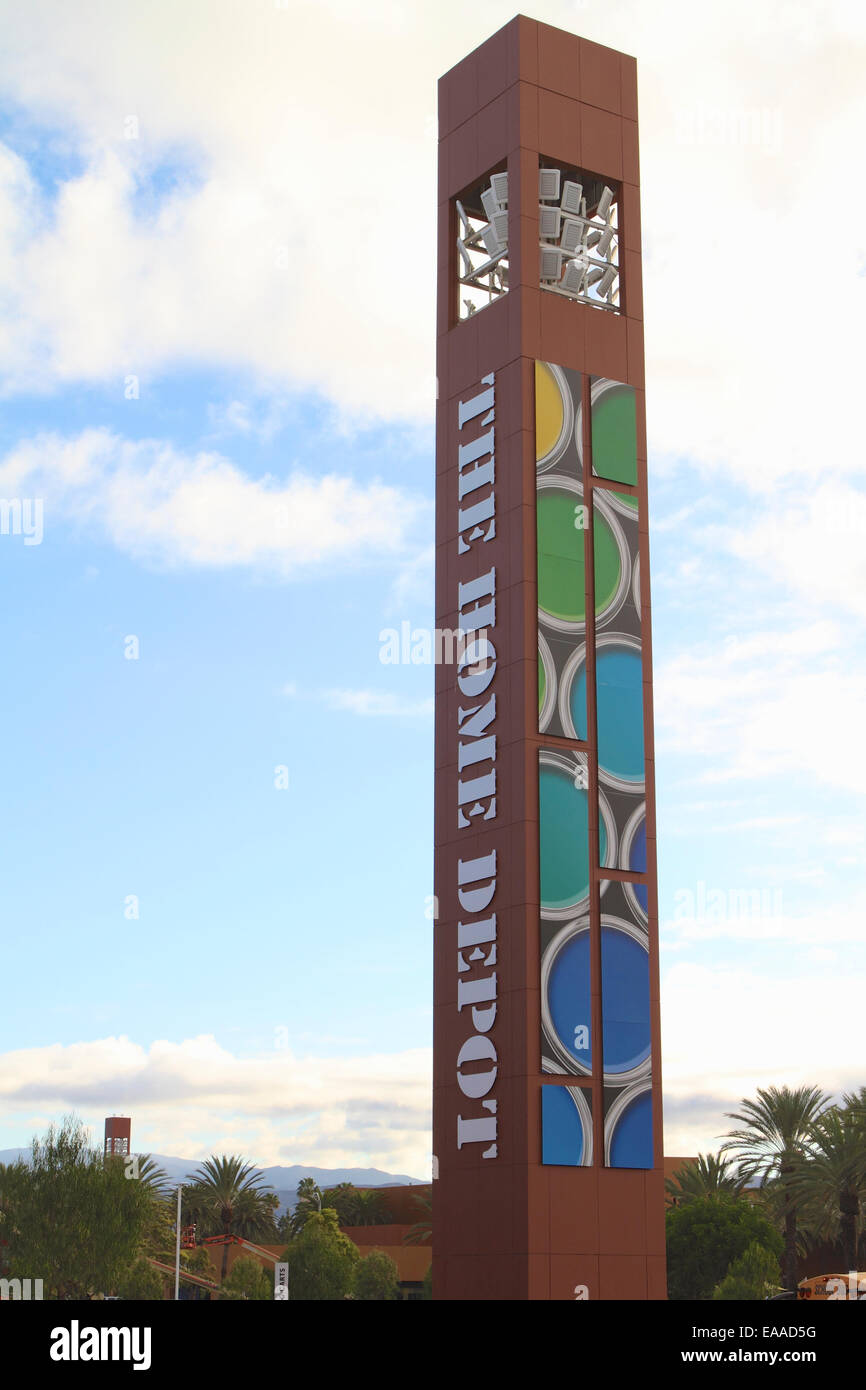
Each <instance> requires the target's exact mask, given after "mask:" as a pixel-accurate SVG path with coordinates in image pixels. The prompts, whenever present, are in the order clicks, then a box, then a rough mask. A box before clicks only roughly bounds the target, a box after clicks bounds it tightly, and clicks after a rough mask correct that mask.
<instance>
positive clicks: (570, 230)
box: [561, 217, 586, 256]
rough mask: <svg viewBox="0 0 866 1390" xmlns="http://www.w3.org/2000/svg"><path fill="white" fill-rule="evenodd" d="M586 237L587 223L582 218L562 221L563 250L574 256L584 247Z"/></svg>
mask: <svg viewBox="0 0 866 1390" xmlns="http://www.w3.org/2000/svg"><path fill="white" fill-rule="evenodd" d="M585 236H586V223H585V222H584V220H583V218H582V217H564V218H563V219H562V241H561V245H562V249H563V251H567V252H568V253H569V255H572V256H573V255H574V254H575V253H576V252H577V251H579V250H580V248H581V246H582V245H583V239H584V237H585Z"/></svg>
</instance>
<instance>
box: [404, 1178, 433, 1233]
mask: <svg viewBox="0 0 866 1390" xmlns="http://www.w3.org/2000/svg"><path fill="white" fill-rule="evenodd" d="M415 1205H416V1207H417V1208H418V1210H419V1212H420V1213H421V1215H420V1217H419V1219H418V1220H417V1221H416V1222H415V1225H414V1226H410V1227H409V1229H408V1231H407V1232H406V1234H405V1236H404V1237H403V1244H404V1245H424V1244H425V1243H426V1242H427V1241H428V1240H432V1239H433V1192H432V1189H431V1190H430V1191H428V1192H419V1193H418V1196H417V1197H416V1198H415Z"/></svg>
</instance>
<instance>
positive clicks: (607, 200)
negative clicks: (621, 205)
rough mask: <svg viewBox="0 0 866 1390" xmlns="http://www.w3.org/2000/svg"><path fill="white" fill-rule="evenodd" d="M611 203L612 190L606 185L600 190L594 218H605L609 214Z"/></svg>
mask: <svg viewBox="0 0 866 1390" xmlns="http://www.w3.org/2000/svg"><path fill="white" fill-rule="evenodd" d="M612 202H613V189H612V188H608V186H607V184H605V186H604V188H603V189H602V194H601V197H600V198H599V200H598V207H597V209H596V216H598V217H607V214H608V213H609V212H610V205H611V203H612Z"/></svg>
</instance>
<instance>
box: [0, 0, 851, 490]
mask: <svg viewBox="0 0 866 1390" xmlns="http://www.w3.org/2000/svg"><path fill="white" fill-rule="evenodd" d="M512 15H513V9H512V7H511V5H510V4H508V3H506V0H485V2H484V3H480V4H478V5H476V6H475V7H473V9H472V10H471V11H467V9H466V7H465V6H463V5H459V4H458V3H457V2H456V0H443V3H441V4H439V5H436V6H435V7H434V6H431V5H427V6H425V5H421V6H405V5H404V6H396V5H393V4H392V3H390V0H371V3H370V4H368V5H365V6H363V7H359V6H357V5H349V4H347V3H344V2H343V0H330V2H329V3H322V4H317V5H302V4H300V3H297V0H293V2H292V3H289V4H287V5H286V6H285V7H283V6H281V5H277V4H274V3H272V2H271V0H261V3H255V4H248V5H244V6H238V5H236V4H235V3H232V0H187V3H186V4H185V5H184V7H183V16H182V18H179V16H178V9H177V6H176V4H174V3H172V0H150V3H149V4H147V5H136V6H126V7H123V8H122V10H118V8H117V7H113V6H110V5H108V4H107V3H105V0H79V3H77V4H76V5H75V6H74V7H72V6H66V7H58V6H57V5H56V3H55V0H31V3H30V4H28V5H27V6H25V7H19V9H18V11H17V12H16V15H15V23H14V24H12V25H9V26H7V33H6V34H5V36H4V40H5V42H4V49H3V53H2V55H0V78H2V80H3V82H4V85H5V87H6V89H7V91H8V93H9V95H10V98H11V99H12V101H14V102H17V103H19V104H20V105H21V106H22V107H23V109H24V111H25V112H26V113H29V114H31V115H32V116H33V117H35V118H37V119H39V120H42V121H45V122H48V123H53V125H54V128H55V129H56V130H57V131H58V132H61V133H62V136H61V138H62V141H63V143H64V144H65V145H66V146H67V147H68V148H70V149H71V150H73V151H74V152H75V154H76V155H77V156H78V157H79V158H81V159H83V161H84V168H83V171H82V172H81V174H80V175H78V176H76V177H75V178H72V179H70V180H69V181H68V182H67V183H66V184H65V185H64V186H63V187H62V188H61V191H60V196H59V197H58V199H57V203H56V206H52V205H51V204H50V203H49V202H46V200H45V199H44V197H42V196H41V195H40V194H39V193H37V191H36V190H35V187H34V185H33V183H32V181H29V180H28V178H27V172H26V170H25V169H23V168H22V167H21V164H20V161H17V160H16V159H15V158H14V157H11V156H10V157H8V158H7V160H6V164H5V166H4V168H5V178H4V179H3V187H4V192H3V194H2V196H0V231H5V232H6V249H5V251H4V252H3V253H2V255H0V283H2V285H3V289H4V293H5V297H6V300H7V315H6V325H7V327H6V330H5V337H4V338H3V339H2V340H0V360H2V362H3V365H4V368H5V372H6V375H7V380H8V381H11V382H12V383H13V384H16V383H17V384H19V385H20V384H30V385H33V384H38V383H40V382H42V383H45V384H50V383H51V382H54V381H61V382H73V381H78V380H110V379H120V378H121V377H122V375H123V374H124V372H126V371H137V372H141V373H143V374H146V373H147V372H152V371H158V370H161V369H162V368H164V367H166V366H171V365H172V364H176V363H179V362H188V361H190V360H196V361H207V362H215V363H222V364H233V365H237V364H243V365H245V366H250V367H252V368H253V369H254V370H256V371H257V372H259V373H260V374H261V375H262V376H263V377H264V378H266V379H268V380H270V381H271V382H275V383H280V385H281V386H285V385H286V384H287V383H289V384H291V385H293V386H300V387H312V388H315V389H320V390H322V391H324V392H325V393H326V394H327V395H328V396H330V398H331V399H332V400H334V401H336V402H337V403H338V405H339V406H340V407H341V408H343V409H344V410H346V411H347V412H349V413H350V414H357V413H359V412H360V413H362V414H363V413H365V412H368V413H372V414H378V415H382V416H386V417H388V418H394V417H402V418H407V417H408V418H417V417H418V416H419V415H420V416H424V417H425V418H429V417H430V415H431V413H432V406H433V399H434V394H435V393H434V384H433V356H432V342H433V329H432V325H433V297H434V284H433V275H434V269H433V267H434V266H435V255H434V210H435V198H436V194H435V143H434V139H433V135H434V128H435V119H434V118H435V101H436V94H435V82H436V79H437V77H438V76H439V74H440V73H442V72H444V71H445V70H446V69H447V68H448V67H450V66H451V65H452V64H453V63H454V62H456V61H457V60H458V59H459V58H460V57H462V56H463V54H464V53H466V52H467V51H468V50H469V49H471V48H472V47H473V46H474V45H475V44H477V43H479V42H481V41H482V40H483V39H484V38H486V37H487V36H488V35H489V34H490V33H492V32H493V31H494V30H495V29H496V28H498V27H499V26H500V25H501V24H504V23H506V22H507V21H508V20H510V19H511V18H512ZM545 19H547V20H548V21H549V22H551V23H554V24H560V25H562V26H563V27H565V28H579V29H580V30H581V32H583V33H584V34H586V35H587V37H589V38H594V39H597V40H599V41H600V42H602V43H607V44H611V45H613V46H619V47H622V48H623V49H625V50H626V51H628V52H632V53H635V54H636V56H637V57H638V61H639V73H640V99H641V111H640V115H641V134H642V161H643V169H642V173H643V199H644V204H643V232H644V244H645V267H644V270H645V275H644V287H645V297H646V309H647V333H648V339H647V352H648V368H649V378H648V381H649V393H648V404H649V411H650V427H651V428H650V434H651V440H652V443H653V447H654V449H655V450H656V452H657V454H659V455H662V454H664V455H667V456H668V457H671V458H672V457H675V456H676V457H684V456H686V455H689V456H690V457H694V458H695V459H697V460H698V461H699V462H700V463H702V464H705V465H707V466H711V467H722V468H724V470H725V472H726V474H733V475H735V476H736V477H737V478H738V479H739V480H740V481H742V482H744V483H746V485H747V486H749V487H750V488H767V487H770V486H772V484H773V483H774V481H775V480H776V479H778V477H779V476H780V475H781V474H783V473H787V472H790V471H792V470H795V471H798V472H800V473H801V474H804V475H805V474H806V473H808V472H809V471H810V470H811V469H812V467H813V466H814V451H815V447H816V443H817V444H820V450H821V455H822V458H823V459H824V460H832V461H833V466H834V467H836V468H839V469H841V470H843V471H847V470H850V469H854V468H859V467H860V461H859V459H858V457H857V454H856V451H855V450H852V449H851V446H850V440H851V439H852V438H854V437H856V434H857V402H858V391H859V375H858V372H859V367H858V364H857V360H856V359H857V354H856V353H855V352H853V351H846V350H841V351H839V350H836V347H837V345H844V344H846V343H847V344H849V345H850V343H851V339H852V332H853V330H852V325H853V324H854V323H855V322H856V320H857V317H858V309H859V310H862V306H863V300H864V296H866V279H864V277H863V276H862V274H860V273H859V272H860V271H861V270H862V262H863V248H862V242H861V235H860V228H861V227H862V225H863V222H864V211H866V188H864V186H863V183H862V181H860V180H857V179H855V180H851V179H850V177H849V171H850V169H851V168H856V167H858V161H859V155H860V130H861V129H862V124H863V115H864V105H866V92H864V88H863V84H862V81H861V74H862V63H863V55H864V26H863V14H862V12H861V11H860V10H858V9H857V7H854V6H852V5H850V4H847V3H845V2H844V0H831V3H828V4H826V5H824V6H822V7H821V9H820V15H819V14H818V13H817V12H816V10H815V7H814V6H809V5H807V4H800V5H795V4H792V3H791V0H767V3H765V4H764V5H763V6H762V9H761V14H760V16H759V17H758V16H756V13H755V7H754V5H753V4H751V3H749V0H731V3H730V4H727V5H725V6H724V7H719V6H696V5H694V4H692V3H690V0H656V3H654V4H652V5H647V4H645V3H641V0H621V3H620V4H618V5H617V6H616V7H611V6H608V7H605V8H603V9H601V10H598V11H596V10H595V9H594V8H592V7H585V6H583V5H580V6H575V5H573V4H571V3H568V0H551V3H550V4H548V6H547V7H546V10H545ZM167 36H170V41H168V40H167ZM37 47H38V51H39V62H38V63H35V62H33V61H32V54H33V52H34V51H35V50H36V48H37ZM395 113H399V115H398V116H397V115H395ZM130 115H134V116H135V117H136V118H137V121H138V135H139V138H138V139H132V140H131V139H125V138H124V122H125V120H126V118H127V117H129V116H130ZM165 161H173V162H174V164H175V165H178V164H179V165H180V166H181V168H184V167H186V168H188V169H191V170H192V175H191V176H186V175H182V176H181V177H180V178H179V179H178V180H177V181H176V182H175V183H174V184H173V185H172V186H171V187H170V190H169V192H168V193H167V194H165V195H164V196H163V198H162V201H161V202H159V201H157V202H156V203H154V201H153V199H152V198H149V197H148V196H142V192H141V190H142V187H143V186H144V187H145V191H146V178H147V177H148V176H149V175H151V174H152V173H153V171H154V170H155V169H157V170H158V169H159V168H160V165H161V164H163V163H164V162H165ZM836 189H838V190H844V192H843V193H841V194H840V195H839V196H838V197H837V196H834V195H832V194H830V193H828V190H836ZM840 200H841V201H840ZM398 222H399V223H400V224H401V225H403V224H408V227H409V229H410V235H409V236H407V238H406V239H405V240H404V241H399V242H396V243H395V242H393V241H392V233H393V231H394V227H395V224H396V223H398ZM812 227H815V228H816V235H815V238H814V244H815V245H816V246H817V247H818V248H824V247H826V251H827V254H826V259H822V255H821V250H820V249H819V250H818V251H817V252H816V253H813V252H812V251H810V252H809V253H808V254H807V255H806V256H805V260H804V249H803V248H804V241H803V235H804V233H803V229H804V228H812ZM809 244H810V245H812V244H813V243H812V242H810V243H809ZM9 311H11V312H9ZM13 321H14V327H12V326H11V325H12V322H13ZM85 325H86V331H84V326H85ZM337 325H338V328H337V327H336V326H337ZM815 343H825V344H833V345H834V351H833V353H832V378H830V376H829V375H828V374H827V373H826V372H823V373H822V374H821V375H819V372H821V368H819V367H816V366H815V365H813V358H814V355H813V354H812V355H810V353H809V351H808V347H809V345H810V344H815Z"/></svg>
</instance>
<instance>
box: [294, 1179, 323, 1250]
mask: <svg viewBox="0 0 866 1390" xmlns="http://www.w3.org/2000/svg"><path fill="white" fill-rule="evenodd" d="M321 1210H322V1192H321V1189H320V1188H319V1186H318V1184H317V1183H316V1180H315V1178H301V1181H300V1182H299V1183H298V1196H297V1200H296V1202H295V1207H294V1210H293V1212H292V1216H291V1220H290V1222H289V1229H290V1230H291V1233H292V1235H293V1236H296V1235H297V1234H298V1232H299V1231H302V1230H303V1228H304V1225H305V1223H306V1220H307V1217H308V1216H312V1215H313V1214H314V1213H316V1212H320V1211H321Z"/></svg>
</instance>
